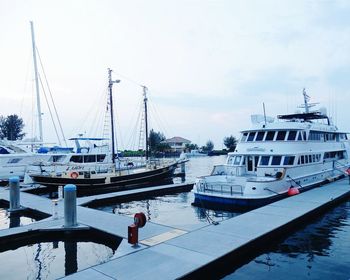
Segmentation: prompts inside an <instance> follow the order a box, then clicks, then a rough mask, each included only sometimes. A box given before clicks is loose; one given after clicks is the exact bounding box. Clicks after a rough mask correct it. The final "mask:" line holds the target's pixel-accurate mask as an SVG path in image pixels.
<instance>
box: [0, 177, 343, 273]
mask: <svg viewBox="0 0 350 280" xmlns="http://www.w3.org/2000/svg"><path fill="white" fill-rule="evenodd" d="M154 188H156V189H153V190H152V191H160V190H161V187H154ZM157 188H158V189H157ZM165 188H166V186H165ZM147 190H148V191H151V190H149V188H147V189H144V190H143V191H147ZM141 191H142V189H138V190H130V191H127V192H118V193H111V194H105V195H100V196H93V197H85V198H80V199H78V200H77V201H78V205H81V204H87V203H91V202H92V201H94V202H98V200H101V199H102V200H104V199H112V198H113V196H121V195H128V196H130V195H133V194H137V193H136V192H141ZM22 195H23V196H22V206H24V207H28V208H32V209H35V210H39V211H41V212H46V213H49V214H51V211H52V208H51V201H50V200H48V199H45V198H42V197H38V196H35V195H31V194H26V193H22ZM349 195H350V186H349V184H348V180H347V179H343V180H339V181H336V182H333V183H330V184H327V185H323V186H321V187H317V188H314V189H312V190H309V191H307V192H304V193H301V194H299V195H295V196H292V197H289V198H286V199H283V200H280V201H277V202H275V203H272V204H269V205H267V206H264V207H261V208H258V209H255V210H252V211H250V212H247V213H245V214H242V215H239V216H236V217H233V218H230V219H228V220H225V221H222V222H220V224H218V225H212V224H202V225H200V226H198V227H196V228H195V229H189V228H185V227H183V228H181V227H180V228H174V227H170V226H163V225H159V224H155V223H152V222H149V223H147V224H146V226H145V227H144V228H142V230H141V231H140V232H139V239H140V243H139V245H140V246H139V247H138V248H137V249H135V248H132V247H131V246H130V244H128V243H127V226H128V225H130V224H132V223H133V218H132V217H127V216H122V215H117V214H111V213H105V212H102V211H98V210H94V209H90V208H86V207H82V206H78V207H77V212H78V223H79V225H84V226H88V227H92V228H96V229H99V230H101V231H104V232H108V233H111V234H113V235H117V236H120V237H122V238H124V240H123V241H122V243H121V244H120V246H119V247H118V249H117V251H116V255H115V256H114V258H113V259H112V260H110V261H108V262H106V263H103V264H100V265H96V266H93V267H90V268H88V269H85V270H83V271H79V272H77V273H75V274H72V275H69V276H67V277H65V279H176V278H200V277H204V275H206V276H208V274H207V272H208V271H209V270H210V269H211V268H212V267H213V266H214V265H215V264H217V262H220V261H223V260H225V258H227V257H228V256H232V255H235V254H240V253H241V252H242V251H243V250H247V248H250V247H251V246H256V245H259V244H262V243H263V242H269V240H270V239H271V238H273V237H274V236H275V235H276V234H278V233H280V232H287V233H288V231H289V230H290V228H291V227H293V226H295V224H297V223H300V222H302V221H306V219H307V218H308V217H310V216H311V215H314V214H317V213H318V212H319V211H322V210H324V209H326V208H327V207H331V206H332V205H335V204H336V203H338V202H339V201H341V199H344V198H346V197H348V196H349ZM7 197H8V193H7V191H6V190H1V191H0V199H3V200H6V199H7ZM58 206H59V207H58V216H59V218H60V217H61V218H60V219H58V220H52V219H51V220H50V219H46V221H43V222H37V223H35V224H33V225H30V226H27V227H28V228H37V227H40V225H42V226H45V227H47V226H48V225H49V223H55V225H57V223H58V222H59V221H61V222H63V219H62V217H63V205H62V202H59V205H58ZM25 228H26V227H20V228H16V229H8V230H2V231H0V237H1V236H3V235H4V234H7V235H8V236H10V235H11V233H12V231H23V230H26V229H25Z"/></svg>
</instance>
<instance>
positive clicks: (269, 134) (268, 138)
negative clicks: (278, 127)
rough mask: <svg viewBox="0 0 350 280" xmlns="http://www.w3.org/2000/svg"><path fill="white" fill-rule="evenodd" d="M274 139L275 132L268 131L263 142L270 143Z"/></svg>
mask: <svg viewBox="0 0 350 280" xmlns="http://www.w3.org/2000/svg"><path fill="white" fill-rule="evenodd" d="M274 137H275V131H268V132H267V134H266V138H265V141H272V140H273V138H274Z"/></svg>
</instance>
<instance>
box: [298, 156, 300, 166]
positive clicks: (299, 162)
mask: <svg viewBox="0 0 350 280" xmlns="http://www.w3.org/2000/svg"><path fill="white" fill-rule="evenodd" d="M298 165H300V157H299V158H298Z"/></svg>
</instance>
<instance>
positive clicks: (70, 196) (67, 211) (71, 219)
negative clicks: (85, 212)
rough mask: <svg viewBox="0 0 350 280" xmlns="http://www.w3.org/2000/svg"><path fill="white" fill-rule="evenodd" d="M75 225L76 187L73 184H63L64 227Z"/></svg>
mask: <svg viewBox="0 0 350 280" xmlns="http://www.w3.org/2000/svg"><path fill="white" fill-rule="evenodd" d="M76 225H77V187H76V186H75V185H71V184H69V185H65V186H64V227H75V226H76Z"/></svg>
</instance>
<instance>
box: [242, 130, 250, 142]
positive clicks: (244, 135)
mask: <svg viewBox="0 0 350 280" xmlns="http://www.w3.org/2000/svg"><path fill="white" fill-rule="evenodd" d="M247 136H248V132H244V133H243V134H242V139H241V141H242V142H245V140H247Z"/></svg>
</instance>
